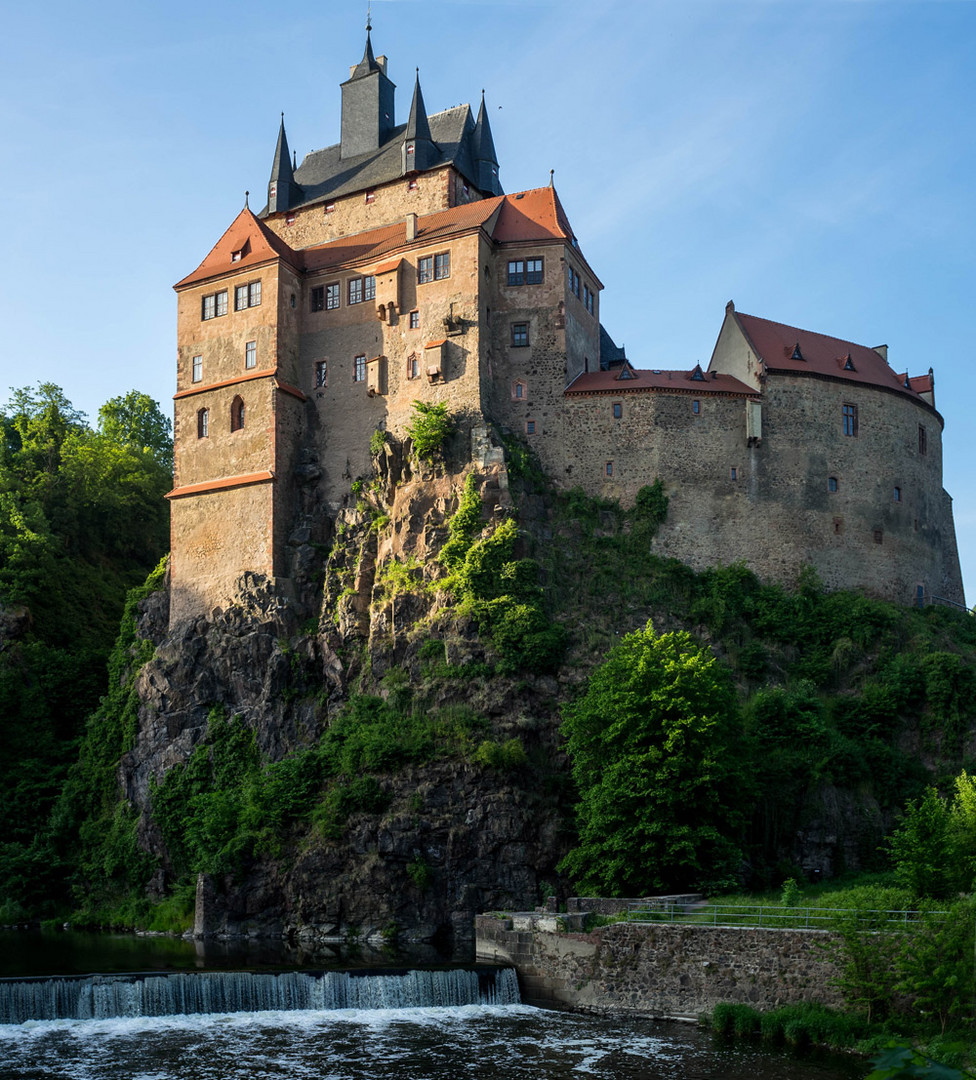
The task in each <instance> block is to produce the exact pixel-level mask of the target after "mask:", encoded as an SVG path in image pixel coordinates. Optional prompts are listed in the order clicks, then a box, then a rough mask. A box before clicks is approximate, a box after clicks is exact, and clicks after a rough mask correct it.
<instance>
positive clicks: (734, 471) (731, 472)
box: [729, 465, 739, 480]
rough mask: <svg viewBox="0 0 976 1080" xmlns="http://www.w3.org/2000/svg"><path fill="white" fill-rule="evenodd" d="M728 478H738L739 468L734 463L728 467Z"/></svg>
mask: <svg viewBox="0 0 976 1080" xmlns="http://www.w3.org/2000/svg"><path fill="white" fill-rule="evenodd" d="M729 479H730V480H738V479H739V470H738V469H737V468H736V467H735V466H734V465H733V466H732V468H731V469H729Z"/></svg>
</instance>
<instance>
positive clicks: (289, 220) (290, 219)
mask: <svg viewBox="0 0 976 1080" xmlns="http://www.w3.org/2000/svg"><path fill="white" fill-rule="evenodd" d="M285 224H286V225H294V224H295V215H294V214H289V215H288V217H286V218H285Z"/></svg>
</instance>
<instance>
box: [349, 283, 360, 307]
mask: <svg viewBox="0 0 976 1080" xmlns="http://www.w3.org/2000/svg"><path fill="white" fill-rule="evenodd" d="M362 302H363V279H362V278H361V277H354V278H350V279H349V303H350V304H361V303H362Z"/></svg>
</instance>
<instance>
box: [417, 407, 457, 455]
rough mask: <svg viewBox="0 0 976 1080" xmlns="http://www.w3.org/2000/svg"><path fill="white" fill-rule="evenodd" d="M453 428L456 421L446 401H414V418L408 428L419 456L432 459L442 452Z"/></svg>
mask: <svg viewBox="0 0 976 1080" xmlns="http://www.w3.org/2000/svg"><path fill="white" fill-rule="evenodd" d="M453 429H454V422H453V420H452V419H451V417H450V416H449V415H448V411H447V402H446V401H436V402H433V403H431V404H428V403H427V402H426V401H415V402H414V403H413V420H412V421H411V422H410V423H409V424H407V428H406V430H407V434H408V435H409V436H410V438H411V439H413V448H414V450H415V451H416V452H417V456H418V457H419V458H422V459H423V460H424V461H432V460H433V459H434V458H435V457H436V456H437V455H438V454H440V452H441V449H442V448H443V446H444V440H445V439H446V438H447V437H448V435H450V434H451V431H452V430H453Z"/></svg>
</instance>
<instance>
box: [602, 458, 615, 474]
mask: <svg viewBox="0 0 976 1080" xmlns="http://www.w3.org/2000/svg"><path fill="white" fill-rule="evenodd" d="M603 472H604V475H605V476H613V462H612V461H608V462H607V463H606V465H604V467H603Z"/></svg>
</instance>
